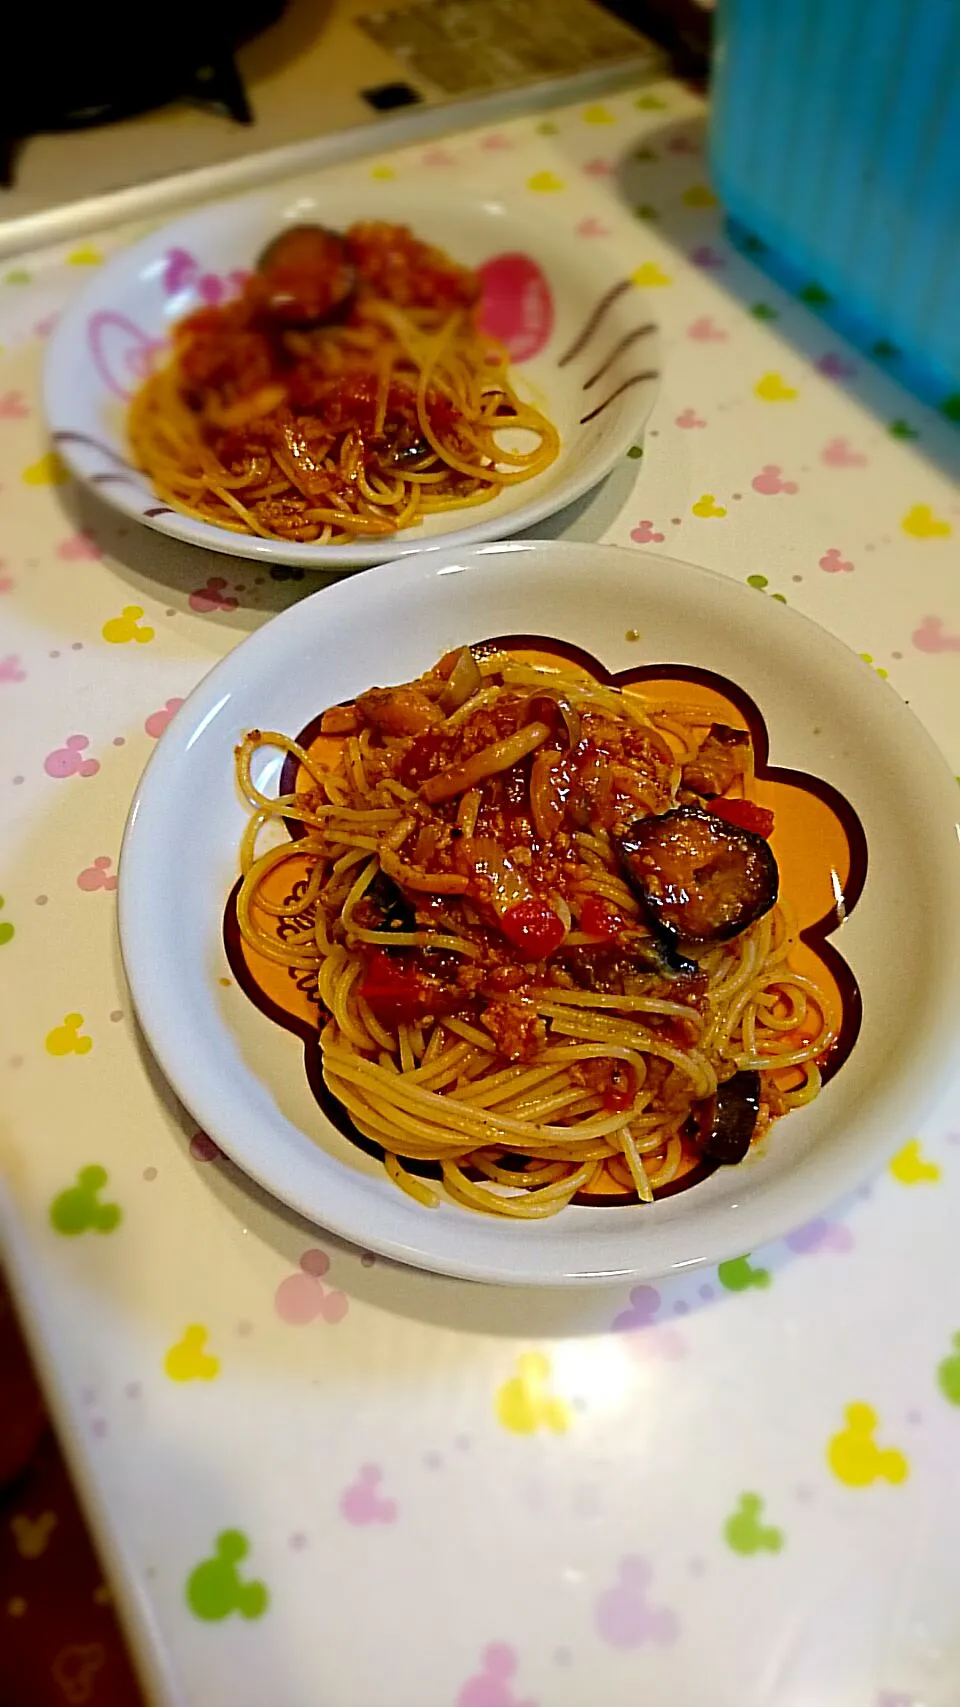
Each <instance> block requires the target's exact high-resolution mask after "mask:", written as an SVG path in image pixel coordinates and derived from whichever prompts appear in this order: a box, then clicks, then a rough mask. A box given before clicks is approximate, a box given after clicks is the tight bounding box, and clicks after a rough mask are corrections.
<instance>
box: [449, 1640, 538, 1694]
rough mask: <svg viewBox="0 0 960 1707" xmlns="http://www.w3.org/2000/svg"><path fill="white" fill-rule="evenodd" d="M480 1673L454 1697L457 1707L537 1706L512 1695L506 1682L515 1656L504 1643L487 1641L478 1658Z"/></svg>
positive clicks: (513, 1667) (514, 1665) (515, 1659)
mask: <svg viewBox="0 0 960 1707" xmlns="http://www.w3.org/2000/svg"><path fill="white" fill-rule="evenodd" d="M480 1664H481V1670H480V1673H479V1675H478V1676H477V1677H471V1678H470V1679H469V1680H468V1681H467V1682H466V1683H465V1684H464V1686H463V1688H462V1689H461V1691H460V1694H459V1695H458V1696H457V1707H537V1703H536V1702H535V1701H530V1700H529V1699H528V1700H524V1701H521V1700H519V1698H518V1697H517V1696H516V1695H514V1693H513V1686H512V1684H511V1682H510V1679H511V1678H512V1677H513V1676H514V1674H515V1672H516V1670H517V1664H518V1662H517V1656H516V1653H515V1651H514V1649H513V1648H511V1647H509V1646H508V1645H507V1643H506V1642H491V1644H490V1646H489V1647H488V1648H484V1650H483V1654H482V1656H481V1661H480Z"/></svg>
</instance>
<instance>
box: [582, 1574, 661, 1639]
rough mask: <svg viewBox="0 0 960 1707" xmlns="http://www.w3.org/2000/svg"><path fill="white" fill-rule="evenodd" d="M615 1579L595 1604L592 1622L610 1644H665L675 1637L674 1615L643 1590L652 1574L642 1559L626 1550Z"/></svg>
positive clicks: (647, 1586)
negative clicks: (652, 1599) (612, 1586)
mask: <svg viewBox="0 0 960 1707" xmlns="http://www.w3.org/2000/svg"><path fill="white" fill-rule="evenodd" d="M618 1575H619V1581H618V1583H617V1585H616V1587H615V1588H609V1589H607V1590H606V1591H605V1593H603V1594H602V1595H601V1596H600V1598H599V1600H598V1601H597V1605H596V1614H595V1616H596V1625H597V1629H598V1631H599V1633H600V1635H601V1636H602V1637H603V1640H604V1641H605V1642H609V1644H610V1646H611V1647H612V1648H638V1647H640V1645H641V1644H642V1643H643V1642H656V1643H657V1644H658V1645H660V1646H661V1647H666V1646H668V1645H669V1644H670V1643H671V1642H675V1641H676V1639H677V1616H676V1613H675V1612H672V1611H671V1610H670V1608H669V1607H668V1606H651V1604H650V1602H649V1601H648V1599H647V1590H648V1588H649V1586H650V1582H651V1579H652V1577H653V1571H652V1570H651V1568H650V1566H649V1564H648V1563H647V1561H646V1559H641V1558H639V1557H638V1556H637V1555H636V1554H629V1555H628V1556H627V1558H625V1559H621V1560H620V1564H619V1566H618Z"/></svg>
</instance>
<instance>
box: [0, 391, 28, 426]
mask: <svg viewBox="0 0 960 1707" xmlns="http://www.w3.org/2000/svg"><path fill="white" fill-rule="evenodd" d="M29 413H30V411H29V409H28V408H27V405H26V403H25V402H24V400H23V392H22V391H5V392H4V394H3V396H2V397H0V420H4V421H22V420H24V419H25V417H26V416H27V415H29Z"/></svg>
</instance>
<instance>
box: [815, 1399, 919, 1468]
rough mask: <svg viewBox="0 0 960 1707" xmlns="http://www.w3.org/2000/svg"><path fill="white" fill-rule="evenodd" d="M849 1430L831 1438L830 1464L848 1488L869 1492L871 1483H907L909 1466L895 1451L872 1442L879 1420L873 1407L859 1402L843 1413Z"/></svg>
mask: <svg viewBox="0 0 960 1707" xmlns="http://www.w3.org/2000/svg"><path fill="white" fill-rule="evenodd" d="M843 1414H844V1417H845V1419H846V1424H847V1426H846V1428H845V1429H841V1431H840V1433H839V1434H835V1435H833V1436H832V1437H831V1439H830V1442H829V1444H828V1446H827V1463H828V1464H829V1466H830V1468H831V1470H832V1471H833V1473H834V1475H835V1476H836V1477H837V1479H838V1481H841V1482H845V1483H846V1485H847V1487H848V1488H868V1487H869V1486H870V1485H871V1483H872V1482H877V1481H885V1482H893V1483H897V1482H905V1481H906V1479H907V1476H908V1475H909V1473H910V1466H909V1464H908V1463H907V1460H906V1458H905V1457H904V1455H903V1453H902V1452H898V1451H897V1449H896V1448H895V1447H880V1446H878V1445H877V1443H876V1441H875V1440H874V1438H873V1435H874V1432H875V1430H876V1428H877V1425H878V1423H879V1420H880V1419H879V1417H878V1416H877V1413H876V1411H875V1410H874V1409H873V1406H872V1405H865V1404H862V1403H860V1402H859V1401H858V1402H856V1403H854V1404H852V1405H848V1406H847V1408H846V1410H845V1411H844V1413H843Z"/></svg>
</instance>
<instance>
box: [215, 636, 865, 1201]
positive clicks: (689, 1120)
mask: <svg viewBox="0 0 960 1707" xmlns="http://www.w3.org/2000/svg"><path fill="white" fill-rule="evenodd" d="M321 731H322V737H323V739H322V740H321V741H320V744H319V748H318V747H315V746H313V745H312V744H311V751H309V752H308V751H307V750H305V748H303V747H301V746H299V745H298V744H297V742H295V741H293V740H291V739H290V738H288V737H287V736H286V735H284V734H282V733H279V732H266V731H260V730H252V731H250V732H249V733H248V734H247V736H246V737H245V739H244V740H243V741H242V743H241V744H240V746H239V747H238V748H237V775H238V780H239V784H240V788H241V790H242V792H243V794H244V796H245V798H246V800H247V802H248V803H249V806H250V809H251V816H250V819H249V822H248V826H247V829H246V832H245V835H244V838H243V844H242V848H241V870H242V880H241V883H240V886H239V888H238V890H237V894H236V903H235V905H236V918H237V922H238V924H239V927H240V932H241V933H242V938H243V940H244V942H245V943H246V944H247V945H248V946H249V948H250V949H251V950H253V951H254V952H255V953H256V954H261V955H265V956H266V957H267V958H268V959H270V960H273V961H275V962H279V963H281V964H283V965H285V966H287V967H289V968H291V970H292V971H293V972H294V973H296V974H297V975H299V973H300V972H305V971H312V972H315V974H316V992H317V996H318V999H319V1003H320V1009H321V1035H320V1048H321V1051H322V1070H323V1078H324V1082H325V1084H326V1087H327V1089H328V1091H329V1092H330V1093H331V1095H332V1096H333V1097H335V1098H336V1099H337V1100H338V1101H339V1103H340V1104H341V1105H342V1106H343V1108H344V1109H345V1110H346V1111H347V1113H348V1114H349V1117H350V1120H351V1121H352V1123H353V1125H354V1127H355V1128H356V1129H357V1131H359V1132H360V1133H361V1134H362V1135H363V1136H364V1137H365V1138H367V1139H370V1140H373V1141H374V1142H375V1143H376V1144H377V1145H379V1146H380V1147H381V1148H382V1151H383V1154H384V1161H385V1166H386V1169H387V1172H388V1173H389V1175H390V1177H391V1178H392V1179H393V1180H394V1181H395V1182H396V1183H397V1184H398V1185H399V1186H401V1187H402V1188H403V1189H404V1190H405V1191H408V1192H409V1193H411V1194H412V1195H413V1196H414V1197H415V1198H417V1199H418V1200H419V1201H420V1202H422V1203H424V1204H434V1203H436V1202H437V1196H436V1193H435V1191H434V1190H433V1188H432V1186H431V1185H430V1184H429V1183H428V1182H427V1181H426V1180H424V1179H423V1178H421V1177H419V1176H418V1175H417V1173H415V1172H413V1171H411V1165H412V1166H413V1167H416V1166H417V1165H418V1164H421V1163H424V1162H430V1163H435V1164H439V1168H440V1171H441V1174H442V1181H443V1185H444V1187H445V1190H446V1193H447V1194H448V1196H449V1197H451V1198H453V1199H454V1200H455V1201H456V1202H457V1203H459V1204H462V1205H464V1206H466V1207H468V1208H471V1209H480V1210H484V1211H487V1212H489V1213H493V1214H499V1215H506V1216H512V1217H520V1218H537V1217H542V1216H548V1215H553V1214H555V1213H556V1212H557V1211H558V1210H560V1209H562V1208H563V1207H564V1206H565V1205H566V1204H568V1203H569V1202H570V1201H571V1200H572V1199H573V1198H574V1197H577V1196H579V1197H581V1198H582V1197H587V1198H588V1199H590V1200H591V1201H593V1200H595V1199H598V1200H603V1201H608V1200H609V1201H614V1202H615V1201H624V1200H628V1199H629V1200H630V1201H635V1200H636V1198H637V1197H639V1198H640V1199H641V1200H642V1201H644V1202H649V1201H651V1200H652V1199H653V1198H654V1197H655V1196H656V1195H657V1194H658V1193H659V1192H662V1191H664V1190H670V1189H676V1188H677V1186H678V1184H679V1183H680V1182H682V1181H683V1180H684V1179H685V1178H688V1177H689V1178H690V1179H691V1180H693V1179H694V1178H696V1177H701V1176H702V1174H703V1172H704V1171H705V1170H707V1169H709V1168H710V1167H713V1166H716V1165H718V1164H720V1163H735V1162H738V1161H741V1160H742V1159H743V1158H744V1157H745V1156H746V1154H747V1153H748V1151H749V1150H750V1147H751V1145H752V1144H753V1143H754V1142H755V1141H756V1140H757V1138H758V1137H759V1136H761V1135H762V1134H763V1133H764V1132H765V1131H766V1129H767V1128H768V1127H769V1126H770V1124H771V1122H772V1121H774V1120H775V1119H776V1118H777V1117H779V1116H780V1115H783V1114H785V1113H787V1111H788V1110H790V1109H791V1108H794V1107H796V1106H798V1105H799V1104H801V1103H804V1102H808V1101H809V1100H811V1099H812V1098H813V1097H815V1096H816V1094H817V1092H818V1090H819V1088H820V1082H821V1069H822V1068H823V1067H824V1065H825V1063H826V1061H827V1059H828V1058H829V1056H830V1053H831V1050H832V1049H833V1047H834V1045H835V1043H836V1040H837V1035H838V1021H837V1018H836V1016H835V1015H834V1014H833V1012H832V1011H831V1003H830V1000H829V999H828V997H827V996H826V995H825V993H824V992H823V991H822V990H821V989H820V988H819V987H818V985H817V983H816V982H815V981H814V980H813V979H811V978H810V977H808V976H806V975H805V974H804V973H802V972H800V971H798V970H796V969H795V967H794V966H793V965H792V963H791V957H792V955H793V951H794V948H795V946H796V943H797V928H796V924H795V920H794V916H793V913H792V911H791V908H790V906H789V903H788V902H787V901H786V900H785V899H784V898H782V897H781V896H780V894H779V872H778V868H777V862H776V859H775V858H774V855H773V852H772V850H771V848H770V845H769V840H768V837H769V835H770V832H771V830H772V827H773V821H772V817H773V815H772V813H771V812H770V811H769V810H767V809H766V808H764V807H762V806H760V805H758V804H757V803H756V801H755V800H754V799H753V798H752V797H751V796H752V794H753V792H754V787H753V750H752V746H751V739H750V735H749V733H748V732H747V731H746V730H744V729H737V728H731V727H729V726H727V725H725V724H720V723H716V722H713V723H711V722H710V719H709V715H708V714H705V712H704V709H703V707H702V706H700V707H698V706H696V705H693V704H690V705H686V704H682V703H662V702H658V701H656V700H655V699H653V698H650V699H647V698H646V697H644V696H643V695H642V694H641V693H640V692H638V691H635V690H632V689H631V690H622V689H619V688H617V687H614V686H609V685H605V684H602V683H600V682H598V681H595V680H592V679H590V678H588V677H587V676H586V675H584V674H579V673H577V672H576V671H575V670H573V669H569V670H568V669H552V668H543V667H541V666H539V665H535V664H533V663H531V662H529V661H524V660H520V659H517V658H514V657H513V656H512V655H510V654H509V653H506V652H500V651H495V650H490V649H485V648H482V647H478V648H476V649H471V648H469V647H464V648H462V649H460V650H459V651H456V652H453V653H450V654H448V655H447V656H446V657H444V658H443V659H441V660H440V662H439V664H438V665H437V666H436V667H435V668H434V669H432V670H429V671H428V672H427V673H426V674H425V675H423V676H421V677H419V678H418V679H417V680H416V681H411V682H407V683H404V684H401V685H399V686H396V687H392V688H371V689H369V690H368V691H367V692H364V693H360V694H358V695H357V697H356V698H355V699H354V700H352V701H350V702H349V703H348V704H344V705H338V706H334V707H332V708H331V709H330V710H329V711H328V712H326V713H325V714H324V717H323V720H322V724H321ZM264 748H278V749H280V750H282V751H284V752H285V753H287V754H288V755H292V756H293V759H294V760H295V761H296V765H297V766H298V767H299V768H298V772H297V775H298V779H299V780H298V783H297V786H296V788H295V789H294V791H293V792H290V791H289V790H288V791H287V792H285V793H284V794H282V795H281V796H280V797H279V798H271V797H269V796H268V795H266V794H264V793H263V792H262V791H261V790H260V789H259V788H258V787H257V785H256V783H255V781H254V776H253V769H252V767H253V765H254V762H255V760H256V758H257V755H258V754H259V753H260V752H261V750H262V749H264ZM320 749H322V751H321V750H320ZM281 822H282V823H283V824H285V825H286V826H287V828H288V829H289V827H290V826H295V828H296V836H295V839H294V840H291V839H290V837H289V835H287V834H284V837H283V839H281V840H280V841H276V840H275V839H274V842H273V845H271V846H270V847H268V848H267V849H266V851H260V836H261V832H262V831H263V830H264V829H265V827H270V826H272V827H273V828H274V830H276V828H277V827H278V825H279V824H281ZM291 860H295V861H296V862H297V864H298V870H300V871H302V872H303V873H304V874H305V875H304V880H303V881H302V882H300V883H298V884H297V886H296V894H295V896H294V895H291V896H290V898H289V899H288V900H285V901H278V900H277V899H276V895H277V893H278V892H277V889H276V874H277V871H278V868H282V867H283V865H284V862H287V861H291ZM271 883H272V885H273V887H272V888H271ZM271 897H272V898H271ZM278 924H282V925H284V929H283V930H282V933H281V934H278V929H277V926H278Z"/></svg>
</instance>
